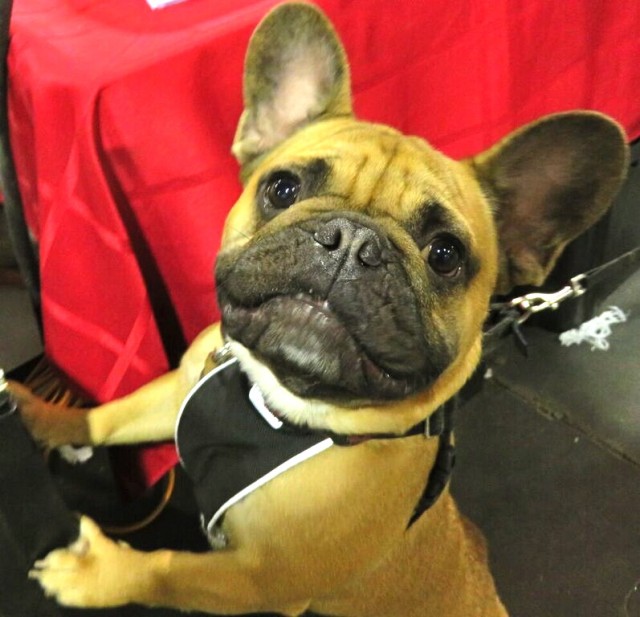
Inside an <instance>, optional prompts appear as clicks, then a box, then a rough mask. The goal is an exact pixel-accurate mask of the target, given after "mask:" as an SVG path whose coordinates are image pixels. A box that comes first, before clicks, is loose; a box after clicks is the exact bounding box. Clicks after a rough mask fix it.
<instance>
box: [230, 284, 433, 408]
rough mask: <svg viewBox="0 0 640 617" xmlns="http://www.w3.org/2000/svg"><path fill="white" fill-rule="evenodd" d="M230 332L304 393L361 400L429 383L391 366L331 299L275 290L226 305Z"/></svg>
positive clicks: (392, 397)
mask: <svg viewBox="0 0 640 617" xmlns="http://www.w3.org/2000/svg"><path fill="white" fill-rule="evenodd" d="M223 324H224V330H225V333H226V334H228V335H229V336H230V337H231V338H233V339H234V340H236V341H238V342H240V343H242V344H243V345H244V346H245V347H247V348H248V349H250V350H251V352H252V353H253V354H254V355H255V356H256V357H257V358H258V359H259V360H261V361H262V362H264V363H266V364H267V365H268V366H269V368H270V369H271V370H272V371H273V372H274V374H275V375H276V376H277V377H278V379H279V380H280V382H281V383H282V385H283V386H284V387H286V388H287V389H288V390H290V391H291V392H293V393H294V394H297V395H298V396H303V397H312V398H320V399H323V400H336V401H341V402H351V403H353V402H361V401H365V400H366V401H371V400H397V399H402V398H405V397H407V396H409V395H411V394H413V393H415V392H417V391H419V390H420V389H422V388H424V387H426V386H427V385H428V382H430V381H431V380H430V379H429V376H428V375H427V374H426V373H415V372H410V373H406V374H402V373H395V374H393V373H392V372H390V370H389V369H388V368H385V367H383V366H382V365H381V364H380V363H379V362H377V361H375V360H374V359H373V358H372V357H371V356H370V354H369V353H368V352H367V350H366V349H365V347H364V346H363V345H362V343H361V342H359V341H358V340H356V338H355V337H354V336H353V334H352V333H351V332H350V331H349V329H348V328H347V327H346V326H345V325H344V324H343V322H342V321H341V319H340V318H339V316H338V315H337V314H336V312H335V311H334V310H332V308H331V306H330V304H329V302H328V301H326V300H324V301H322V300H317V299H314V298H311V297H310V296H307V295H304V294H296V295H294V296H275V297H272V298H270V299H268V300H266V301H264V302H263V303H261V304H259V305H258V306H255V307H242V306H235V305H233V304H231V303H225V304H224V305H223Z"/></svg>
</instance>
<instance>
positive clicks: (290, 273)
mask: <svg viewBox="0 0 640 617" xmlns="http://www.w3.org/2000/svg"><path fill="white" fill-rule="evenodd" d="M216 277H217V286H218V297H219V302H220V306H221V308H222V323H223V328H224V332H225V334H227V335H229V336H230V337H231V338H233V339H234V340H237V341H239V342H240V343H242V344H243V345H244V346H245V347H247V348H248V349H250V350H251V351H252V352H253V353H254V354H255V355H256V356H257V357H258V358H259V359H260V360H262V361H264V362H265V363H266V364H267V365H268V366H269V367H270V368H271V370H272V371H273V372H274V373H275V374H276V376H277V377H278V378H279V379H280V381H281V383H282V384H283V385H284V386H285V387H287V388H288V389H290V390H291V391H292V392H294V393H295V394H298V395H300V396H311V397H316V398H323V399H337V400H341V401H345V400H346V401H362V400H395V399H401V398H405V397H407V396H409V395H411V394H414V393H416V392H418V391H419V390H421V389H423V388H425V387H427V386H428V385H429V384H431V383H432V382H433V380H434V379H435V378H436V377H437V376H438V375H439V374H440V373H441V371H442V370H444V367H445V366H446V365H447V364H448V362H449V360H450V353H449V351H448V349H447V347H446V345H445V344H444V343H443V342H442V340H441V338H440V337H439V336H438V334H437V332H436V331H435V328H430V324H429V318H428V316H425V315H423V314H421V312H420V309H419V305H418V303H417V301H416V298H415V294H414V291H413V289H412V286H411V284H410V280H409V276H408V274H407V272H406V271H405V268H404V266H403V256H402V253H401V252H400V250H399V249H398V248H396V247H395V246H394V245H393V243H392V242H391V241H390V240H389V238H388V237H387V235H386V234H385V233H384V232H383V231H382V230H381V228H380V227H379V226H378V225H376V224H375V222H374V221H373V220H372V219H369V218H368V217H365V216H363V215H356V214H354V213H342V214H339V215H331V216H329V215H326V214H325V215H321V216H315V217H313V218H311V219H307V220H305V221H303V222H301V223H298V224H297V225H295V226H292V227H287V228H283V229H278V230H276V231H274V232H273V233H271V234H268V233H262V234H260V236H259V237H258V238H257V239H255V240H253V241H251V242H249V244H248V245H246V246H245V247H243V248H242V249H239V250H237V251H231V252H226V253H225V252H223V253H222V254H221V255H220V257H219V260H218V264H217V268H216Z"/></svg>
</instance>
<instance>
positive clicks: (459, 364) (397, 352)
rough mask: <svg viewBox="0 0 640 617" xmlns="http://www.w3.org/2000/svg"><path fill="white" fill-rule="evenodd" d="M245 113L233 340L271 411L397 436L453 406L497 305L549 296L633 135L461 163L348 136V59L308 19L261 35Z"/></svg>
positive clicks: (232, 221)
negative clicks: (518, 288)
mask: <svg viewBox="0 0 640 617" xmlns="http://www.w3.org/2000/svg"><path fill="white" fill-rule="evenodd" d="M244 97H245V106H246V109H245V111H244V113H243V115H242V118H241V120H240V124H239V127H238V131H237V134H236V139H235V143H234V146H233V151H234V154H235V155H236V157H237V158H238V160H239V161H240V163H241V166H242V177H243V181H244V185H245V186H244V192H243V193H242V196H241V197H240V199H239V201H238V202H237V203H236V205H235V206H234V208H233V210H232V212H231V213H230V215H229V217H228V220H227V223H226V228H225V232H224V237H223V246H222V250H221V252H220V255H219V258H218V263H217V267H216V277H217V286H218V295H219V303H220V306H221V310H222V323H223V331H224V334H225V336H226V337H228V339H229V340H230V341H232V348H233V351H234V353H235V354H236V355H237V356H238V358H239V360H240V362H241V364H242V365H243V368H244V369H245V370H246V371H247V372H248V373H249V374H250V376H251V378H252V379H253V380H255V381H256V382H257V383H258V385H259V386H260V388H261V389H262V391H263V393H264V394H265V396H266V398H267V401H268V403H269V404H270V405H271V406H272V407H274V408H275V409H277V410H278V411H279V412H280V413H283V414H285V415H287V416H288V417H289V418H291V419H292V420H293V421H304V422H306V423H308V424H310V425H314V426H323V427H330V428H332V429H334V430H342V431H349V432H367V431H372V430H402V429H405V428H407V427H408V426H410V425H411V424H413V423H415V422H416V421H418V420H419V419H422V418H424V417H425V416H426V415H428V414H429V413H430V412H431V411H432V410H433V409H435V408H436V407H437V406H439V405H440V404H441V403H442V402H443V401H444V400H446V399H447V398H449V397H450V396H452V395H453V394H454V393H455V392H456V391H457V390H458V389H459V388H460V387H461V386H462V385H463V383H464V382H465V380H466V379H467V378H468V377H469V375H470V374H471V372H472V371H473V369H474V368H475V366H476V364H477V362H478V359H479V356H480V350H481V339H482V325H483V322H484V320H485V317H486V314H487V308H488V304H489V299H490V297H491V295H492V294H493V293H495V292H496V291H500V292H505V291H507V290H509V289H510V288H511V287H513V286H514V285H523V284H532V285H538V284H540V283H542V281H543V280H544V278H545V276H546V275H547V273H548V272H549V271H550V269H551V268H552V266H553V264H554V262H555V261H556V259H557V257H558V255H559V254H560V252H561V251H562V249H563V248H564V246H565V245H566V244H567V243H568V242H569V241H570V240H571V239H573V238H574V237H576V236H577V235H578V234H580V233H581V232H582V231H583V230H584V229H586V228H587V227H588V226H589V225H591V224H592V223H593V222H595V221H596V220H597V219H598V218H599V217H600V216H601V215H602V214H603V212H604V211H605V210H606V208H607V207H608V206H609V204H610V202H611V200H612V198H613V196H614V195H615V193H616V191H617V190H618V188H619V185H620V183H621V181H622V178H623V175H624V171H625V168H626V157H627V151H626V145H625V140H624V135H623V133H622V132H621V130H620V128H619V127H618V126H617V125H616V124H615V123H614V122H612V121H611V120H609V119H608V118H606V117H604V116H602V115H600V114H596V113H589V112H577V113H564V114H559V115H555V116H550V117H547V118H544V119H542V120H540V121H538V122H536V123H534V124H531V125H529V126H526V127H524V128H522V129H520V130H518V131H516V132H515V133H513V134H512V135H510V136H508V137H507V138H506V139H505V140H503V141H502V142H500V143H499V144H497V145H496V146H494V147H493V148H491V149H490V150H488V151H487V152H484V153H482V154H480V155H478V156H476V157H474V158H472V159H469V160H465V161H461V162H458V161H454V160H451V159H449V158H448V157H446V156H444V155H443V154H441V153H439V152H437V151H436V150H434V149H433V148H432V147H430V146H429V145H428V144H427V143H426V142H425V141H423V140H422V139H419V138H417V137H408V136H405V135H402V134H400V133H399V132H397V131H395V130H393V129H391V128H389V127H387V126H381V125H376V124H371V123H366V122H361V121H358V120H356V119H355V118H354V117H353V114H352V106H351V95H350V80H349V68H348V64H347V61H346V58H345V53H344V50H343V48H342V45H341V44H340V41H339V40H338V38H337V36H336V34H335V32H334V31H333V29H332V27H331V26H330V24H329V23H328V22H327V20H326V19H325V17H324V16H323V15H322V14H321V13H320V12H319V11H318V10H317V9H315V8H314V7H312V6H310V5H306V4H288V5H283V6H281V7H279V8H277V9H276V10H275V11H273V12H272V13H270V14H269V15H268V16H267V17H266V19H265V20H264V21H263V22H262V23H261V24H260V26H259V27H258V29H257V30H256V32H255V34H254V35H253V38H252V40H251V43H250V47H249V51H248V54H247V59H246V67H245V77H244Z"/></svg>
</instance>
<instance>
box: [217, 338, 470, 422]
mask: <svg viewBox="0 0 640 617" xmlns="http://www.w3.org/2000/svg"><path fill="white" fill-rule="evenodd" d="M227 343H228V348H229V351H230V352H231V354H233V356H235V357H236V358H237V359H238V362H239V363H240V366H241V368H242V370H243V371H244V372H245V373H246V375H247V376H248V378H249V380H250V381H251V382H252V383H255V384H256V385H257V386H258V388H259V389H260V391H261V393H262V396H263V397H264V400H265V403H266V404H267V405H268V407H269V408H270V409H272V410H273V411H274V412H276V413H277V414H278V415H279V416H281V417H282V418H284V419H285V420H287V421H288V422H290V423H292V424H296V425H300V426H304V425H306V426H308V427H310V428H312V429H318V430H327V431H331V432H334V433H344V434H352V435H357V434H363V433H395V434H402V433H405V432H406V431H407V430H409V429H410V428H411V427H413V426H414V425H416V424H417V423H418V422H421V421H422V420H424V419H425V418H427V417H428V416H429V415H431V414H432V413H433V412H434V411H435V410H436V409H438V408H439V407H440V406H441V405H442V404H443V403H445V402H446V401H447V400H449V399H450V398H451V397H453V395H454V394H455V393H456V392H457V391H458V390H459V389H460V388H461V387H462V385H463V384H464V381H466V377H465V378H463V379H460V383H458V380H451V381H449V380H444V382H445V383H448V384H449V386H450V387H449V388H447V389H446V390H445V389H444V388H442V389H432V390H430V391H428V392H426V393H423V394H421V395H418V396H415V397H411V398H409V399H406V400H403V401H398V402H394V403H390V404H389V405H393V406H394V410H393V413H389V410H390V408H389V405H384V406H382V405H381V406H377V407H376V406H372V405H367V406H362V407H357V408H349V407H340V406H338V405H335V404H332V403H327V402H325V401H321V400H318V399H306V398H304V399H303V398H301V397H299V396H296V395H295V394H293V393H292V392H291V391H290V390H288V389H287V388H285V387H284V386H283V385H282V384H281V383H280V381H279V380H278V378H277V377H276V375H275V374H274V373H273V372H272V371H271V369H270V368H269V367H267V366H266V365H265V364H264V363H262V362H260V361H259V360H258V359H257V358H256V357H255V356H254V355H253V354H252V353H251V351H250V350H249V349H247V348H246V347H245V346H244V345H242V344H240V343H238V342H237V341H233V340H228V341H227ZM480 348H481V341H480V338H479V339H478V340H477V341H476V342H475V343H474V344H473V345H472V346H471V348H470V350H469V351H468V353H467V354H465V355H464V356H463V357H461V358H459V360H458V362H456V365H458V364H464V365H465V366H464V367H461V366H456V367H455V368H456V369H457V370H456V371H453V370H452V369H453V368H454V367H450V369H449V370H452V374H453V375H460V374H462V371H461V370H460V369H461V368H462V369H463V370H464V374H467V375H470V374H471V373H472V372H473V369H474V368H475V366H476V364H477V361H478V359H479V357H480Z"/></svg>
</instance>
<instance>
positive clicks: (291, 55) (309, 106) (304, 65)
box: [232, 3, 352, 165]
mask: <svg viewBox="0 0 640 617" xmlns="http://www.w3.org/2000/svg"><path fill="white" fill-rule="evenodd" d="M350 90H351V87H350V80H349V66H348V64H347V60H346V56H345V52H344V49H343V47H342V44H341V43H340V40H339V38H338V36H337V35H336V33H335V31H334V30H333V28H332V26H331V24H330V23H329V22H328V20H327V18H326V17H325V16H324V15H323V14H322V13H321V12H320V11H319V10H318V9H316V8H315V7H313V6H312V5H310V4H298V3H291V4H284V5H281V6H279V7H277V8H276V9H274V10H273V11H272V12H271V13H269V14H268V15H267V16H266V17H265V19H264V20H263V21H262V22H261V23H260V24H259V26H258V28H257V29H256V31H255V32H254V34H253V36H252V38H251V41H250V43H249V50H248V52H247V57H246V60H245V73H244V105H245V110H244V112H243V114H242V117H241V118H240V123H239V125H238V130H237V132H236V136H235V140H234V144H233V148H232V150H233V153H234V155H235V156H236V158H237V159H238V161H239V162H240V163H241V164H242V165H246V164H247V163H250V162H251V161H252V160H254V159H255V158H256V157H258V156H260V155H262V154H264V153H265V152H268V151H269V150H270V149H271V148H273V147H274V146H276V145H278V144H279V143H280V142H281V141H283V140H284V139H286V138H287V137H289V136H290V135H291V134H293V133H294V132H295V131H297V130H298V129H299V128H301V127H303V126H304V125H306V124H308V123H310V122H313V121H314V120H317V119H319V118H320V117H332V116H341V115H351V114H352V106H351V92H350Z"/></svg>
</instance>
